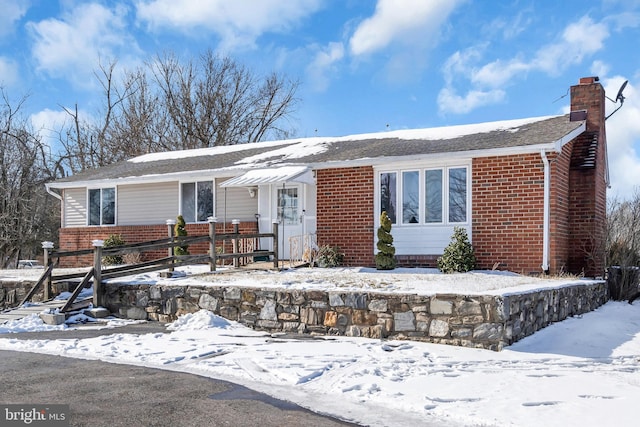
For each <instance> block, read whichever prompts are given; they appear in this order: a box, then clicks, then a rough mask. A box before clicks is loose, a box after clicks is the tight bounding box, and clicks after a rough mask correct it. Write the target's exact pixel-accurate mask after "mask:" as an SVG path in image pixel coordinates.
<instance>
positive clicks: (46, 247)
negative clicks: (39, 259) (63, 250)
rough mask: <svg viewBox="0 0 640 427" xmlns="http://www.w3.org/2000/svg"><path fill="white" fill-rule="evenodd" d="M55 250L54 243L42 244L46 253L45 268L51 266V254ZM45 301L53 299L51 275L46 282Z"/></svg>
mask: <svg viewBox="0 0 640 427" xmlns="http://www.w3.org/2000/svg"><path fill="white" fill-rule="evenodd" d="M51 249H53V242H42V250H43V251H44V259H43V264H44V268H48V267H49V264H51V262H52V261H51V260H50V259H49V253H50V251H51ZM43 299H44V300H45V301H49V300H50V299H51V275H49V276H48V277H47V279H46V280H45V281H44V297H43Z"/></svg>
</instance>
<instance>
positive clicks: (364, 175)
mask: <svg viewBox="0 0 640 427" xmlns="http://www.w3.org/2000/svg"><path fill="white" fill-rule="evenodd" d="M316 182H317V209H318V215H317V218H318V219H317V233H318V244H319V245H320V246H322V245H332V246H339V247H340V249H341V250H342V252H343V253H344V254H345V259H344V264H345V265H348V266H369V267H371V266H375V260H374V246H373V235H374V207H373V192H374V188H373V168H372V167H370V166H365V167H353V168H341V169H320V170H318V171H317V174H316Z"/></svg>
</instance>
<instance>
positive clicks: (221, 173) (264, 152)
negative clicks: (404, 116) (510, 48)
mask: <svg viewBox="0 0 640 427" xmlns="http://www.w3.org/2000/svg"><path fill="white" fill-rule="evenodd" d="M584 129H585V122H584V121H570V120H569V115H568V114H567V115H562V116H546V117H534V118H528V119H519V120H507V121H498V122H489V123H480V124H474V125H462V126H448V127H439V128H428V129H410V130H402V131H391V132H380V133H369V134H360V135H350V136H343V137H315V138H299V139H290V140H283V141H269V142H259V143H251V144H239V145H231V146H221V147H211V148H201V149H195V150H183V151H170V152H164V153H152V154H146V155H142V156H139V157H135V158H133V159H130V160H127V161H123V162H119V163H115V164H113V165H109V166H105V167H101V168H98V169H93V170H88V171H84V172H82V173H79V174H76V175H74V176H71V177H67V178H63V179H60V180H57V181H55V182H53V183H51V184H49V185H48V187H49V188H70V187H74V186H82V185H86V184H88V183H96V182H102V181H109V182H111V181H112V180H118V181H120V182H121V183H124V182H147V181H162V180H175V179H176V176H179V177H181V178H182V177H186V176H189V175H191V176H202V175H207V176H213V177H234V176H239V175H242V174H244V173H245V172H247V171H250V170H255V169H267V168H268V169H272V168H276V167H283V166H300V167H301V166H305V167H308V168H312V169H322V168H329V167H343V166H349V165H361V166H364V165H379V164H385V163H389V162H392V161H402V160H419V159H424V158H431V157H438V156H439V157H454V156H459V157H460V156H466V157H468V158H471V157H482V156H489V155H507V154H517V153H524V152H534V151H539V150H541V149H545V150H559V149H560V148H561V146H562V145H564V144H565V143H566V142H568V141H570V140H572V139H573V138H575V137H576V136H578V135H579V134H581V133H582V132H584ZM245 178H246V176H245Z"/></svg>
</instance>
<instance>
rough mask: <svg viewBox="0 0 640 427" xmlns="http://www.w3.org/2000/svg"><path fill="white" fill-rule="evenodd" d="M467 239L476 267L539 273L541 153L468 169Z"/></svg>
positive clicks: (482, 161) (487, 161)
mask: <svg viewBox="0 0 640 427" xmlns="http://www.w3.org/2000/svg"><path fill="white" fill-rule="evenodd" d="M471 169H472V175H471V176H472V183H471V185H472V190H471V194H472V207H473V213H472V216H471V217H472V219H473V223H472V241H473V246H474V248H475V252H476V258H477V261H478V266H479V267H480V268H484V269H486V268H493V267H494V266H495V265H497V266H499V267H500V269H506V270H509V271H515V272H518V273H527V274H528V273H534V272H535V273H540V271H541V270H540V266H541V263H542V236H543V209H544V206H543V200H544V198H543V195H544V169H543V163H542V159H541V157H540V154H527V155H520V156H502V157H485V158H477V159H474V160H473V165H472V168H471Z"/></svg>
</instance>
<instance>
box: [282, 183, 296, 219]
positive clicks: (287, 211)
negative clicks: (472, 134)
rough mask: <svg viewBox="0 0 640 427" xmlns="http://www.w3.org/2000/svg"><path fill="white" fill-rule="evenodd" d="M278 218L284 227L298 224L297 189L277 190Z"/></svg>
mask: <svg viewBox="0 0 640 427" xmlns="http://www.w3.org/2000/svg"><path fill="white" fill-rule="evenodd" d="M278 218H279V219H280V221H282V222H281V223H283V224H285V225H295V224H298V222H299V215H298V189H297V188H281V189H279V190H278Z"/></svg>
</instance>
